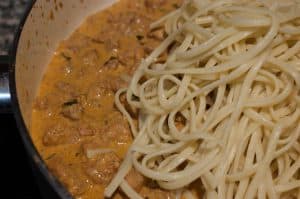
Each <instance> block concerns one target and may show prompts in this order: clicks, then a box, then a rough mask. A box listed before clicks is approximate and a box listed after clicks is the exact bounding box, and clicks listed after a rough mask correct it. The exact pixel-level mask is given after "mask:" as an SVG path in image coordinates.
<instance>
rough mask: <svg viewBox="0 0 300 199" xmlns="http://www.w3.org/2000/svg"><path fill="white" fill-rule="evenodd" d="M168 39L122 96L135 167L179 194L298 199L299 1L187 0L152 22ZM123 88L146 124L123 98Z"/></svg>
mask: <svg viewBox="0 0 300 199" xmlns="http://www.w3.org/2000/svg"><path fill="white" fill-rule="evenodd" d="M151 28H152V29H159V28H164V30H165V33H166V38H165V40H164V41H162V42H161V44H160V45H159V46H158V47H157V48H156V49H155V50H154V51H153V52H152V53H151V54H150V55H149V56H148V57H146V58H145V59H144V60H142V61H141V64H140V66H139V68H138V69H137V71H136V72H135V73H134V75H133V77H132V80H131V82H130V85H129V87H128V88H124V89H120V90H119V91H118V92H117V94H116V99H115V101H116V105H117V107H118V108H119V110H120V111H121V112H122V113H123V114H124V116H125V117H126V118H127V120H128V122H129V124H130V127H131V131H132V134H133V137H134V141H133V143H132V145H131V147H130V149H129V151H128V153H127V155H126V157H125V159H124V161H123V163H122V165H121V167H120V169H119V171H118V173H117V174H116V175H115V177H114V179H113V180H112V182H111V183H110V184H109V185H108V186H107V187H106V189H105V196H107V197H110V196H112V194H113V193H114V192H115V191H116V189H117V188H118V187H120V188H121V189H122V190H123V191H124V192H125V193H126V194H127V195H128V196H129V197H130V198H141V196H140V195H139V194H138V193H137V192H135V190H134V189H133V188H131V187H130V185H129V184H128V183H127V181H126V180H125V176H126V175H127V173H128V172H129V171H130V169H132V168H134V169H135V170H137V171H138V172H139V173H141V174H142V175H144V176H145V177H147V178H150V179H152V180H154V181H155V182H157V184H158V185H159V186H160V187H161V188H162V189H166V190H172V191H174V193H176V195H177V198H185V199H189V198H196V196H195V195H193V193H192V192H191V191H189V189H188V186H189V185H190V184H191V183H192V182H194V181H196V180H200V181H201V187H199V189H203V190H204V192H203V198H207V199H216V198H218V199H223V198H228V199H231V198H235V199H238V198H245V199H253V198H258V199H260V198H272V199H276V198H300V2H299V1H296V0H294V1H293V0H291V1H275V0H274V1H267V0H266V1H263V0H261V1H259V0H256V1H251V0H241V1H239V0H189V1H186V2H185V3H184V4H183V5H182V7H180V8H178V9H177V10H175V11H173V12H171V13H169V14H168V15H167V16H164V17H162V18H161V19H159V20H158V21H156V22H155V23H153V24H152V25H151ZM122 95H125V96H126V99H127V103H128V104H129V105H130V107H131V109H132V110H135V111H136V112H137V113H138V125H136V122H135V121H134V119H133V117H132V115H130V113H129V111H128V110H127V109H126V108H125V107H124V105H123V103H121V102H120V96H122Z"/></svg>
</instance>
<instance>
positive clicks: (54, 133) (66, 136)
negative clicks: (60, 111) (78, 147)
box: [43, 124, 80, 146]
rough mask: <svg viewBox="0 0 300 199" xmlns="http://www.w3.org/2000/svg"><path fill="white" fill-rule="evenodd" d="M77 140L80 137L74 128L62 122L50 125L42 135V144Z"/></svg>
mask: <svg viewBox="0 0 300 199" xmlns="http://www.w3.org/2000/svg"><path fill="white" fill-rule="evenodd" d="M79 140H80V137H79V135H78V130H77V129H76V128H74V127H70V126H67V125H62V124H54V125H52V126H50V127H49V128H48V129H47V130H46V131H45V134H44V136H43V144H44V145H45V146H55V145H61V144H70V143H76V142H78V141H79Z"/></svg>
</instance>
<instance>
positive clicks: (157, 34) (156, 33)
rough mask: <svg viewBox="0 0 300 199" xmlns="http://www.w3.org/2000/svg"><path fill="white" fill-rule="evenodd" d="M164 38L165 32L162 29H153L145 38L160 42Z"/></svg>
mask: <svg viewBox="0 0 300 199" xmlns="http://www.w3.org/2000/svg"><path fill="white" fill-rule="evenodd" d="M165 36H166V33H165V30H164V29H163V28H159V29H155V30H152V31H150V32H148V34H147V37H149V38H152V39H156V40H158V41H162V40H163V39H164V38H165Z"/></svg>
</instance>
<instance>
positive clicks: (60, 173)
mask: <svg viewBox="0 0 300 199" xmlns="http://www.w3.org/2000/svg"><path fill="white" fill-rule="evenodd" d="M47 165H48V168H49V170H50V171H51V172H52V173H53V174H54V175H55V176H57V177H58V179H59V180H60V181H61V182H62V183H63V184H64V185H65V186H66V187H67V189H68V190H69V191H70V193H71V194H72V195H74V196H78V195H81V194H83V193H84V192H85V191H87V189H88V187H89V184H90V183H89V181H88V178H87V176H85V175H84V172H82V171H81V170H80V167H78V165H71V164H66V163H65V162H64V161H63V158H60V157H53V158H51V159H50V160H49V161H48V162H47Z"/></svg>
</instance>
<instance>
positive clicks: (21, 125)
mask: <svg viewBox="0 0 300 199" xmlns="http://www.w3.org/2000/svg"><path fill="white" fill-rule="evenodd" d="M35 2H36V0H32V1H31V2H30V4H29V5H28V7H27V9H26V12H25V15H24V16H23V18H22V20H21V22H20V24H19V26H18V28H17V30H16V33H15V39H14V43H13V46H12V48H11V50H10V53H9V56H10V61H9V62H10V65H9V88H10V96H11V108H12V110H13V113H14V117H15V119H16V122H17V126H18V129H19V133H20V135H21V138H22V141H23V143H24V146H25V148H26V150H27V153H28V154H29V156H30V158H32V161H33V162H34V163H35V164H36V166H37V168H38V169H39V172H40V173H41V174H42V175H43V177H44V178H45V179H46V181H47V182H48V183H49V184H50V186H51V187H52V188H53V190H54V191H55V192H56V193H57V194H58V196H59V197H60V198H64V199H69V198H70V199H71V198H72V196H71V194H70V193H69V192H68V191H67V190H66V189H65V187H64V186H63V185H62V184H61V183H60V182H59V181H58V180H57V179H56V177H55V176H53V175H52V174H51V173H50V172H49V170H48V169H47V167H46V164H45V162H44V161H43V159H42V158H41V156H40V155H39V153H38V151H37V149H36V147H35V146H34V144H33V142H32V140H31V137H30V135H29V130H28V129H27V128H26V125H25V121H24V119H23V117H22V114H21V110H20V105H19V103H18V97H17V88H16V79H15V69H16V55H17V51H18V45H19V40H20V37H21V34H22V30H23V27H24V25H25V23H26V20H27V18H28V16H29V15H30V12H31V10H32V8H33V7H34V4H35Z"/></svg>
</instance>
